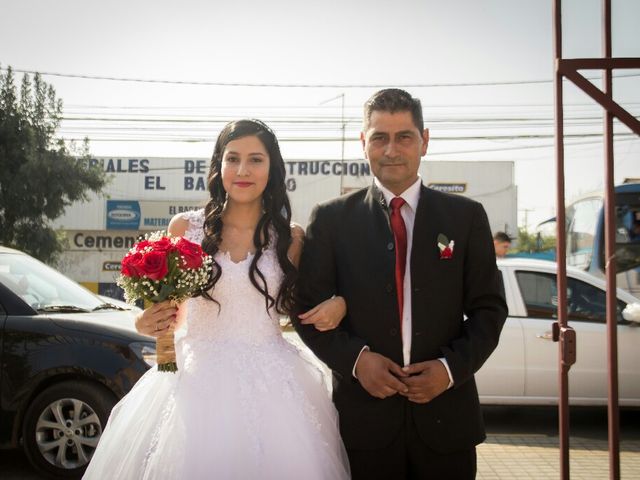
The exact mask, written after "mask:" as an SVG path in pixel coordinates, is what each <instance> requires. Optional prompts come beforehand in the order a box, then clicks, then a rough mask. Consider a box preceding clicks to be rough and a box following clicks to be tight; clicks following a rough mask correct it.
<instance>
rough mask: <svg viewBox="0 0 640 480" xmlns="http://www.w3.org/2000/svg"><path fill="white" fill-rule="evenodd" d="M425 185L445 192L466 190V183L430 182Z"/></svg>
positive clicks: (462, 191)
mask: <svg viewBox="0 0 640 480" xmlns="http://www.w3.org/2000/svg"><path fill="white" fill-rule="evenodd" d="M427 186H428V187H429V188H432V189H434V190H438V191H439V192H445V193H464V192H466V191H467V184H466V183H430V184H429V185H427Z"/></svg>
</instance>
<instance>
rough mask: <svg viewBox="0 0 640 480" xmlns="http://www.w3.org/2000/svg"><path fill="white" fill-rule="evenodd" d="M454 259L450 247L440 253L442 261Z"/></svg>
mask: <svg viewBox="0 0 640 480" xmlns="http://www.w3.org/2000/svg"><path fill="white" fill-rule="evenodd" d="M451 257H453V252H452V251H451V248H449V247H445V248H444V249H443V250H442V251H441V252H440V259H441V260H447V259H449V258H451Z"/></svg>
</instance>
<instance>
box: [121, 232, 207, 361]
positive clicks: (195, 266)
mask: <svg viewBox="0 0 640 480" xmlns="http://www.w3.org/2000/svg"><path fill="white" fill-rule="evenodd" d="M211 264H212V259H211V257H210V256H209V255H207V254H206V253H205V252H204V251H203V250H202V247H200V245H198V244H196V243H193V242H191V241H189V240H187V239H186V238H183V237H172V236H169V235H166V234H165V232H154V233H151V234H147V235H146V236H145V238H144V240H141V241H139V242H137V243H136V244H135V245H134V246H133V248H132V249H131V250H129V253H127V254H126V255H125V256H124V258H123V259H122V262H121V270H120V277H119V278H118V280H117V284H118V285H119V286H120V287H121V288H122V289H123V290H124V298H125V300H127V302H129V303H133V302H135V301H136V300H140V299H142V300H148V301H150V302H154V303H159V302H163V301H165V300H171V301H172V302H174V303H175V304H176V305H178V304H180V303H181V302H183V301H185V300H186V299H188V298H190V297H193V296H194V295H195V294H197V293H199V292H200V291H202V289H203V288H204V287H206V285H207V284H208V283H209V276H210V273H211ZM156 348H157V352H156V353H157V356H158V370H160V371H170V372H175V371H177V369H178V367H177V365H176V353H175V346H174V338H173V331H169V333H167V334H166V335H163V336H161V337H159V338H158V339H157V346H156Z"/></svg>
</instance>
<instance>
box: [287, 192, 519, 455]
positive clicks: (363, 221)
mask: <svg viewBox="0 0 640 480" xmlns="http://www.w3.org/2000/svg"><path fill="white" fill-rule="evenodd" d="M439 234H444V235H445V236H446V237H447V238H448V239H449V240H454V242H455V245H454V249H453V257H452V258H451V259H441V258H440V250H439V248H438V246H437V239H438V235H439ZM394 266H395V252H394V240H393V234H392V231H391V228H390V225H389V216H388V213H387V207H386V205H385V202H384V198H383V196H382V193H381V192H380V191H379V189H377V188H376V187H375V186H371V187H370V188H368V189H364V190H360V191H357V192H354V193H352V194H349V195H346V196H343V197H340V198H337V199H334V200H331V201H329V202H326V203H323V204H321V205H318V206H317V207H316V208H315V209H314V211H313V213H312V215H311V220H310V223H309V226H308V228H307V236H306V240H305V247H304V250H303V253H302V258H301V261H300V269H299V281H298V295H297V305H296V309H295V310H296V311H295V312H294V315H293V322H294V325H295V327H296V330H297V331H298V333H299V334H300V336H301V337H302V339H303V340H304V341H305V343H306V344H307V345H308V346H309V347H310V348H311V350H313V352H314V353H315V354H316V355H317V356H318V357H319V358H320V359H321V360H322V361H323V362H325V363H326V364H327V365H328V366H329V367H330V368H331V369H332V371H333V388H334V390H333V398H334V402H335V404H336V407H337V409H338V411H339V414H340V428H341V433H342V437H343V440H344V443H345V445H346V447H347V448H354V449H370V448H384V447H385V446H386V445H387V444H389V443H390V442H391V441H392V440H393V439H394V438H395V436H396V435H397V434H398V432H399V430H400V429H401V428H402V426H403V425H404V418H405V409H407V408H411V409H413V416H414V418H415V421H416V424H417V428H418V431H419V433H420V435H421V437H422V438H423V440H424V441H425V442H426V443H427V444H428V445H429V446H430V447H431V448H432V449H433V450H435V451H439V452H443V453H446V452H452V451H456V450H460V449H464V448H470V447H471V446H473V445H476V444H478V443H480V442H481V441H483V440H484V438H485V434H484V426H483V423H482V416H481V412H480V408H479V401H478V394H477V390H476V385H475V381H474V378H473V374H474V372H476V371H477V370H478V369H479V368H480V367H481V366H482V364H483V363H484V361H485V360H486V359H487V358H488V357H489V355H490V354H491V352H492V351H493V350H494V348H495V347H496V345H497V343H498V338H499V335H500V330H501V329H502V325H503V323H504V320H505V318H506V315H507V309H506V304H505V302H504V299H503V298H502V296H501V294H500V290H499V283H498V271H497V268H496V258H495V251H494V247H493V241H492V237H491V232H490V229H489V224H488V221H487V217H486V214H485V212H484V209H483V207H482V205H480V204H479V203H477V202H475V201H472V200H469V199H467V198H464V197H459V196H454V195H448V194H445V193H441V192H437V191H435V190H431V189H428V188H426V187H424V186H422V187H421V191H420V200H419V203H418V207H417V210H416V216H415V224H414V230H413V244H412V251H411V259H410V266H411V287H412V294H411V296H412V299H411V313H412V341H411V342H412V343H411V362H412V363H415V362H421V361H425V360H431V359H436V358H439V357H445V358H446V359H447V362H448V364H449V368H450V370H451V374H452V376H453V380H454V386H453V387H452V388H451V389H449V390H447V391H446V392H444V393H443V394H442V395H440V396H438V397H437V398H435V399H434V400H432V401H431V402H429V403H427V404H416V403H413V402H409V401H408V400H407V399H405V398H404V397H402V396H400V395H394V396H392V397H389V398H386V399H384V400H381V399H377V398H374V397H372V396H371V395H369V394H368V393H367V392H366V391H365V390H364V388H362V386H361V385H360V384H359V383H358V381H357V380H356V379H355V378H354V377H353V375H352V370H353V367H354V364H355V361H356V358H357V356H358V354H359V353H360V351H361V349H362V347H363V346H365V345H368V346H369V347H370V349H371V350H372V351H373V352H377V353H380V354H382V355H385V356H386V357H388V358H390V359H392V360H393V361H394V362H396V363H398V364H399V365H402V364H403V359H402V339H401V334H400V319H399V315H398V308H397V299H396V288H395V281H394ZM334 294H335V295H341V296H343V297H344V298H345V299H346V303H347V310H348V312H347V316H346V317H345V318H344V319H343V321H342V323H341V324H340V326H339V327H338V328H337V329H335V330H332V331H328V332H318V331H317V330H316V329H315V328H314V327H313V326H304V325H300V323H299V321H297V316H296V315H295V314H297V313H299V312H302V311H306V310H307V309H309V308H311V307H312V306H314V305H316V304H318V303H319V302H321V301H323V300H326V299H327V298H329V297H331V296H332V295H334ZM463 314H464V315H466V316H467V317H468V319H467V320H466V321H465V320H464V317H463Z"/></svg>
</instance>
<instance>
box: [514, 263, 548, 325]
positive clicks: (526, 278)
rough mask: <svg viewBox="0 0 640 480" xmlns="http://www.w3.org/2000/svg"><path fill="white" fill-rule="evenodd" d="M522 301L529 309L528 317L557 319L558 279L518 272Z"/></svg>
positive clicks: (534, 273) (545, 275)
mask: <svg viewBox="0 0 640 480" xmlns="http://www.w3.org/2000/svg"><path fill="white" fill-rule="evenodd" d="M516 278H517V279H518V285H519V287H520V292H522V299H523V300H524V303H525V305H526V307H527V316H528V317H536V318H556V310H557V304H558V292H557V289H556V277H555V276H554V275H550V274H547V273H537V272H522V271H519V272H516Z"/></svg>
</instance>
